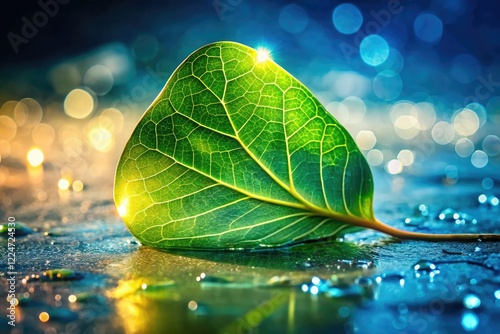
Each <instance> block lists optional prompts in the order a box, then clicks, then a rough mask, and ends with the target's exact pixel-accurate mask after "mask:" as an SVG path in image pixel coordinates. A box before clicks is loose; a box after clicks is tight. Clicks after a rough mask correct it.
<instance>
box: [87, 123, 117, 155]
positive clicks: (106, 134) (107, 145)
mask: <svg viewBox="0 0 500 334" xmlns="http://www.w3.org/2000/svg"><path fill="white" fill-rule="evenodd" d="M87 139H88V141H89V143H90V145H92V147H93V148H95V149H96V150H98V151H99V152H109V151H110V150H111V149H112V148H113V146H114V145H115V139H114V137H113V134H112V133H111V132H110V131H109V130H108V129H105V128H103V127H96V128H92V129H90V130H89V132H88V134H87Z"/></svg>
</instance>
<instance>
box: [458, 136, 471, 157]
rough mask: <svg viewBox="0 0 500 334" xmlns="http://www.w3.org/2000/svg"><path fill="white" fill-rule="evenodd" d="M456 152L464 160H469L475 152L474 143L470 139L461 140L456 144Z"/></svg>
mask: <svg viewBox="0 0 500 334" xmlns="http://www.w3.org/2000/svg"><path fill="white" fill-rule="evenodd" d="M455 152H457V154H458V156H460V157H462V158H467V157H468V156H470V155H471V154H472V153H473V152H474V143H473V142H472V141H471V140H470V139H468V138H460V139H459V140H457V142H456V144H455Z"/></svg>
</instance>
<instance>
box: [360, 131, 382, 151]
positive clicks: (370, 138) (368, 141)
mask: <svg viewBox="0 0 500 334" xmlns="http://www.w3.org/2000/svg"><path fill="white" fill-rule="evenodd" d="M376 143H377V137H375V135H374V134H373V132H372V131H368V130H363V131H360V132H359V133H358V135H357V136H356V144H358V146H359V148H360V149H362V150H365V151H367V150H371V149H372V148H373V147H374V146H375V144H376Z"/></svg>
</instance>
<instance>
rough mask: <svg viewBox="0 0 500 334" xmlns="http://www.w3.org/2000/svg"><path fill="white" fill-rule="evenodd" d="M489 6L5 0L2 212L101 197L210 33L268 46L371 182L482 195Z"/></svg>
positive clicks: (495, 116)
mask: <svg viewBox="0 0 500 334" xmlns="http://www.w3.org/2000/svg"><path fill="white" fill-rule="evenodd" d="M499 9H500V5H498V3H497V2H496V1H494V0H491V1H466V0H440V1H438V0H432V1H431V0H427V1H402V0H401V1H398V0H384V1H372V0H370V1H368V0H366V1H352V2H350V3H346V2H341V1H314V0H311V1H296V2H293V3H292V2H288V1H272V2H270V1H249V0H207V1H189V2H186V3H182V2H177V1H176V2H168V1H132V0H130V1H116V0H111V1H106V2H105V3H104V2H102V1H97V0H96V1H92V0H87V1H76V0H73V1H71V0H40V1H23V2H19V1H12V0H8V1H6V2H4V7H3V10H2V13H1V19H0V27H1V34H2V38H1V45H0V47H1V50H2V51H1V54H0V57H1V59H2V61H1V64H0V107H1V110H0V157H1V158H0V187H1V188H2V192H0V196H1V197H0V201H1V202H0V205H1V207H2V209H3V210H2V211H4V210H6V209H7V208H9V207H13V206H15V204H16V203H15V201H16V198H17V197H16V196H15V195H12V194H13V193H14V192H15V191H16V190H19V189H25V188H26V187H27V186H30V187H31V188H32V189H34V190H33V191H32V192H31V193H29V194H27V193H25V192H24V193H23V194H22V195H23V196H19V201H21V202H23V201H27V200H28V199H30V200H31V199H33V200H35V201H41V202H43V201H46V200H50V197H51V196H52V195H51V191H56V190H57V191H58V192H56V193H58V194H59V195H54V196H56V197H57V196H62V194H64V193H70V192H82V191H85V190H86V189H88V188H89V187H90V188H91V187H92V186H93V185H99V187H101V188H102V191H103V192H104V194H105V195H106V196H108V197H109V198H111V197H110V196H111V191H112V181H113V177H114V168H115V166H116V162H117V159H118V157H119V155H120V153H121V150H122V148H123V146H124V144H125V142H126V140H127V139H128V137H129V136H130V134H131V131H132V130H133V128H134V126H135V124H136V123H137V121H138V120H139V118H140V117H141V115H142V114H143V112H144V111H145V110H146V108H147V107H148V105H149V104H150V103H151V102H152V101H153V99H154V98H155V97H156V96H157V95H158V93H159V92H160V90H161V89H162V87H163V86H164V84H165V82H166V80H167V79H168V78H169V76H170V75H171V73H172V72H173V71H174V70H175V68H176V67H177V66H178V65H179V64H180V63H181V62H182V60H183V59H185V58H186V57H187V56H188V55H189V54H190V53H192V52H193V51H194V50H196V49H198V48H199V47H201V46H203V45H205V44H207V43H210V42H214V41H220V40H231V41H237V42H240V43H244V44H246V45H248V46H251V47H254V48H258V47H264V48H267V49H268V50H269V51H270V53H271V56H272V58H273V59H274V60H275V61H276V62H277V63H278V64H280V65H281V66H282V67H284V68H285V69H286V70H287V71H289V72H290V73H291V74H293V75H294V76H296V77H297V78H298V79H299V80H300V81H302V82H303V83H304V84H305V85H306V86H307V87H309V88H310V89H311V90H312V92H313V93H314V94H315V95H316V96H317V97H318V98H319V100H320V101H321V102H322V103H323V104H324V105H325V107H326V108H327V109H328V111H330V112H331V113H332V114H333V115H334V116H335V117H336V118H337V119H338V120H339V121H340V122H341V123H342V124H344V125H345V126H346V127H347V128H348V130H349V131H350V133H351V134H352V136H353V137H354V138H355V139H356V141H357V143H358V145H359V147H360V148H361V149H362V150H363V152H364V153H365V156H366V157H367V159H368V161H369V163H370V165H371V166H372V167H373V169H374V171H376V173H378V174H377V175H378V179H376V183H377V182H378V183H379V184H380V183H383V182H385V181H386V180H389V181H390V182H391V184H392V183H394V180H398V179H401V178H404V177H406V176H408V175H415V174H416V175H419V176H429V177H432V178H435V179H438V180H440V182H443V183H444V184H456V183H457V182H459V180H463V179H467V178H470V177H471V176H473V177H474V182H475V183H476V185H477V187H478V189H481V190H484V191H490V192H491V191H493V190H494V189H495V187H496V186H498V182H500V180H498V177H499V176H498V167H499V157H500V155H499V153H500V139H499V135H500V57H499V55H500V38H498V36H499V35H500V20H499V19H498V13H499ZM380 176H382V177H380ZM396 183H397V182H396ZM9 191H10V192H9ZM7 192H9V194H10V195H8V196H7V195H6V193H7ZM485 198H486V197H485ZM495 203H497V204H498V199H497V200H496V202H495Z"/></svg>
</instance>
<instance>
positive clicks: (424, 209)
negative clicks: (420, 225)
mask: <svg viewBox="0 0 500 334" xmlns="http://www.w3.org/2000/svg"><path fill="white" fill-rule="evenodd" d="M413 215H414V216H422V217H427V216H429V207H428V206H427V205H425V204H420V205H419V206H417V207H415V209H414V210H413Z"/></svg>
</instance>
